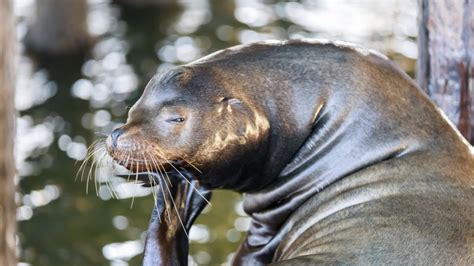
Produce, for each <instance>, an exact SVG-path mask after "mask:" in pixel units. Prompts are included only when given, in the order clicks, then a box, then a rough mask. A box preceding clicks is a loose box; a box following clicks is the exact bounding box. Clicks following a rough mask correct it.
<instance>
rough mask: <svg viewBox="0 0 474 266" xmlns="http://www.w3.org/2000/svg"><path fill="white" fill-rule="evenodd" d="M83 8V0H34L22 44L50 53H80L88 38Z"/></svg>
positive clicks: (84, 2) (84, 6)
mask: <svg viewBox="0 0 474 266" xmlns="http://www.w3.org/2000/svg"><path fill="white" fill-rule="evenodd" d="M87 11H88V6H87V0H41V1H36V8H35V14H34V16H33V18H32V19H31V21H30V23H29V26H28V33H27V35H26V38H25V43H26V45H27V46H28V48H30V49H32V50H34V51H37V52H42V53H47V54H52V55H63V54H75V53H81V51H83V50H84V49H85V48H86V47H88V45H89V44H90V42H91V38H90V36H89V31H88V27H87Z"/></svg>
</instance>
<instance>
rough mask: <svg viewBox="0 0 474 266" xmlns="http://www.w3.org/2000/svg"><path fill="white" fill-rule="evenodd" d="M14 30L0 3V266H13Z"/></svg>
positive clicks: (6, 6)
mask: <svg viewBox="0 0 474 266" xmlns="http://www.w3.org/2000/svg"><path fill="white" fill-rule="evenodd" d="M14 31H15V27H14V22H13V14H12V4H11V2H10V0H0V265H16V255H15V246H16V244H15V238H16V215H15V214H16V206H15V184H14V180H13V178H14V175H15V160H14V157H13V141H14V138H15V109H14V99H15V97H14V84H15V71H14V61H15V49H14V43H15V34H14Z"/></svg>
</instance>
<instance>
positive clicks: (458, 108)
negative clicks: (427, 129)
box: [417, 0, 474, 144]
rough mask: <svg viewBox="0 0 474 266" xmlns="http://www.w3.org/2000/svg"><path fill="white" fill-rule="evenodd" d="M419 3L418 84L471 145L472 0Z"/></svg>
mask: <svg viewBox="0 0 474 266" xmlns="http://www.w3.org/2000/svg"><path fill="white" fill-rule="evenodd" d="M418 4H419V10H420V11H419V12H420V13H419V16H418V26H419V34H418V51H419V55H418V62H417V81H418V84H419V85H420V87H421V88H423V89H424V90H425V91H426V92H427V93H428V95H429V96H430V97H431V98H432V99H433V101H434V102H435V103H436V104H437V105H438V106H439V107H441V109H442V110H443V111H444V112H445V113H446V115H447V116H448V118H449V119H450V120H451V121H452V122H453V123H454V124H455V125H456V126H457V127H458V129H459V131H460V132H461V134H463V136H464V137H465V138H466V139H467V140H469V141H470V142H471V144H473V143H474V1H473V0H436V1H431V0H418Z"/></svg>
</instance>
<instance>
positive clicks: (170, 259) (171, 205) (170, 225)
mask: <svg viewBox="0 0 474 266" xmlns="http://www.w3.org/2000/svg"><path fill="white" fill-rule="evenodd" d="M183 174H184V175H182V176H181V175H180V177H177V176H176V177H171V178H169V180H170V183H171V184H169V183H168V184H165V182H167V181H165V179H164V178H162V177H160V176H158V175H157V174H153V175H155V176H154V177H155V179H156V180H159V184H160V188H159V190H157V193H156V204H155V207H154V208H153V213H152V216H151V219H150V224H149V227H148V233H147V239H146V243H145V252H144V260H143V265H146V266H152V265H187V264H188V248H189V240H188V233H189V230H190V229H191V225H192V224H193V222H194V221H195V219H196V218H197V217H198V216H199V214H200V213H201V211H202V210H203V209H204V207H205V206H206V204H207V203H208V201H209V200H210V198H211V192H210V191H209V190H208V189H206V188H204V187H202V186H200V185H199V184H198V182H197V181H195V180H193V179H192V177H191V176H190V175H187V174H185V173H183ZM185 176H186V179H187V180H185V179H184V177H185ZM178 214H179V216H178Z"/></svg>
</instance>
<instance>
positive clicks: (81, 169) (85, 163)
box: [74, 147, 105, 182]
mask: <svg viewBox="0 0 474 266" xmlns="http://www.w3.org/2000/svg"><path fill="white" fill-rule="evenodd" d="M101 150H105V147H98V148H96V149H95V150H94V151H88V155H87V156H86V158H85V159H84V161H83V162H82V164H81V166H80V167H79V169H78V170H77V173H76V177H75V179H74V180H77V177H78V176H79V174H80V173H81V172H82V173H81V182H82V181H83V180H84V171H85V166H86V165H87V163H88V162H89V161H90V159H91V158H93V156H94V155H95V154H97V153H98V152H99V151H101ZM76 162H77V161H76Z"/></svg>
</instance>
